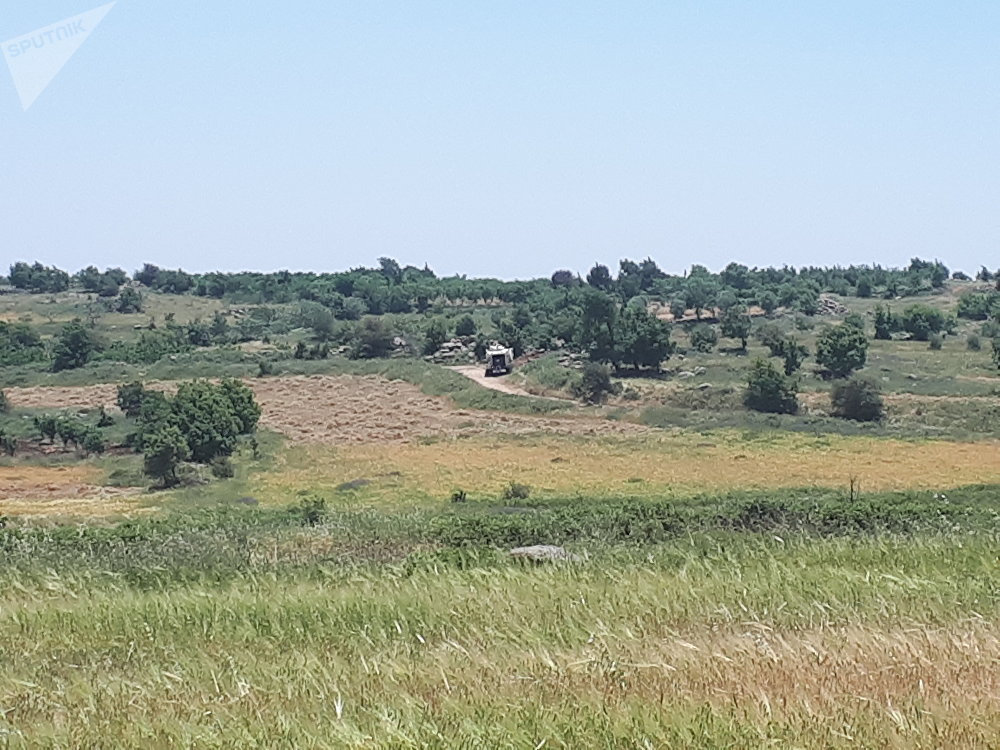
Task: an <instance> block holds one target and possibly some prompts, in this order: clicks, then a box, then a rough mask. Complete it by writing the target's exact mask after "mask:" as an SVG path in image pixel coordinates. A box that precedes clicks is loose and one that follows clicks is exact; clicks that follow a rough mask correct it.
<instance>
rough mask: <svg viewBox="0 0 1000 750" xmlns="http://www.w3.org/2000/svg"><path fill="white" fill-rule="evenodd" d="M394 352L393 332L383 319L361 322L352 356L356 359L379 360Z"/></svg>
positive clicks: (370, 319) (374, 318)
mask: <svg viewBox="0 0 1000 750" xmlns="http://www.w3.org/2000/svg"><path fill="white" fill-rule="evenodd" d="M391 351H392V332H391V331H390V330H389V328H388V326H386V324H385V323H384V322H383V321H382V319H381V318H376V317H368V318H365V319H364V320H362V321H361V324H360V325H359V326H358V330H357V333H356V334H355V337H354V346H353V347H352V349H351V356H352V357H353V358H354V359H377V358H380V357H387V356H389V352H391Z"/></svg>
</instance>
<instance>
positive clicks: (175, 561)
mask: <svg viewBox="0 0 1000 750" xmlns="http://www.w3.org/2000/svg"><path fill="white" fill-rule="evenodd" d="M932 302H933V303H934V304H936V305H938V306H941V307H943V308H945V309H950V308H951V307H953V305H954V299H953V298H952V297H951V296H949V295H942V296H940V298H937V297H935V298H934V299H933V300H932ZM11 304H14V303H13V302H11V301H10V300H4V299H3V298H0V319H5V320H16V319H28V318H30V319H31V321H32V322H33V324H35V325H40V326H41V328H42V330H43V332H44V333H45V334H46V335H52V334H54V333H55V332H56V331H57V330H58V328H59V326H60V325H61V324H62V322H64V321H65V320H68V319H71V318H72V317H75V316H81V317H86V316H87V314H88V312H89V311H88V309H87V305H89V304H90V302H89V301H88V300H87V299H86V297H85V296H83V295H72V294H69V295H59V296H57V297H55V298H51V299H50V298H47V297H46V296H44V295H41V296H38V297H28V296H18V298H17V300H16V305H17V307H16V309H15V308H12V307H10V305H11ZM148 304H149V308H148V310H147V312H145V313H144V314H142V315H139V316H120V315H116V314H106V315H103V316H101V318H100V321H99V329H100V332H101V335H102V336H105V337H107V338H108V339H116V338H129V337H134V336H136V335H137V332H136V330H135V328H134V326H136V325H142V324H146V323H147V322H148V318H149V317H150V316H153V317H156V318H157V320H162V318H163V317H164V316H165V315H166V314H167V313H173V314H174V316H175V318H176V319H177V321H178V322H179V323H185V322H188V321H190V320H193V319H194V318H196V317H200V318H202V319H208V318H210V317H211V316H212V314H213V313H214V312H215V311H217V310H222V309H224V308H225V307H227V306H226V305H223V304H222V303H219V302H216V301H212V300H204V299H199V298H193V297H182V298H175V297H170V296H167V295H158V294H151V295H149V299H148ZM851 304H852V307H853V308H854V309H856V310H858V311H860V312H862V313H868V312H870V311H871V308H872V307H873V305H874V304H875V302H874V301H871V300H868V301H857V300H852V301H851ZM891 304H892V305H893V306H894V307H896V308H899V307H900V306H901V305H904V304H908V302H907V301H898V302H897V301H894V302H892V303H891ZM4 305H6V307H4ZM897 311H898V310H897ZM476 317H477V320H478V321H479V323H480V324H481V325H486V324H487V322H488V319H489V316H488V311H484V310H480V311H477V312H476ZM411 318H412V319H408V320H409V322H410V323H411V324H413V325H414V326H417V325H418V324H419V323H420V320H419V318H418V316H411ZM825 322H826V321H824V320H822V319H821V320H818V321H817V322H816V324H815V325H813V326H812V327H809V325H808V324H807V323H801V322H800V323H799V327H801V330H799V329H798V328H797V327H796V319H795V318H793V317H791V316H788V317H785V318H783V319H781V321H780V323H781V325H784V326H785V327H787V328H788V329H790V330H791V329H796V331H797V335H798V336H799V338H800V339H801V340H802V341H803V342H804V343H806V345H807V346H809V347H810V349H814V346H815V338H816V334H817V332H818V331H819V329H820V327H821V326H822V325H824V324H825ZM974 329H975V326H973V325H971V324H963V325H962V329H961V330H960V331H959V334H960V335H959V336H956V337H948V338H947V339H946V340H945V342H944V346H943V348H942V349H941V350H931V349H930V348H929V347H928V345H927V344H926V343H918V342H906V341H889V342H881V341H876V342H872V346H871V350H870V352H869V360H868V366H867V367H866V370H865V372H866V373H867V374H869V375H871V376H873V377H875V378H876V379H878V380H879V381H880V382H881V383H882V386H883V388H884V390H885V400H886V405H887V409H888V417H887V419H886V420H885V421H883V422H882V423H880V424H872V425H868V424H859V423H855V422H850V421H847V420H843V419H836V418H834V417H831V416H828V414H829V409H830V404H829V389H830V384H829V383H828V382H827V381H824V380H822V379H821V378H819V377H818V376H816V374H815V373H814V372H813V368H812V365H811V364H807V366H806V368H805V369H804V370H803V372H802V373H801V376H800V380H799V392H800V401H801V403H802V413H801V414H800V415H798V416H794V417H789V416H776V415H764V414H757V413H754V412H749V411H747V410H745V409H743V408H742V405H741V397H742V388H743V385H744V383H745V375H746V368H747V367H748V364H749V363H750V362H751V361H752V359H753V358H754V357H755V356H762V355H764V354H766V350H765V349H764V348H763V347H760V346H759V345H757V344H756V343H754V342H753V341H751V345H750V349H749V352H747V353H740V352H736V351H734V350H732V349H730V348H729V347H730V345H731V344H732V343H733V342H731V341H725V340H724V341H723V342H722V347H720V348H718V349H716V351H714V352H711V353H706V354H701V353H696V352H691V351H685V352H683V357H682V356H680V355H679V356H677V357H675V358H673V359H671V360H670V361H669V362H668V363H667V365H668V366H667V368H666V369H667V371H666V372H665V373H663V374H662V375H660V376H658V377H624V378H621V379H620V382H621V384H622V386H623V389H624V390H623V393H622V395H621V396H619V397H617V398H615V399H613V400H612V403H610V404H609V405H607V406H603V407H582V406H579V405H575V404H574V403H572V402H569V401H566V400H558V399H552V398H538V397H529V396H525V395H512V394H509V393H500V392H497V391H494V390H487V389H485V388H483V387H481V386H479V385H477V384H476V383H473V382H472V381H471V380H469V379H467V378H465V377H463V376H462V375H460V374H459V373H457V372H454V371H451V370H448V369H446V368H442V367H440V366H437V365H432V364H429V363H427V362H424V361H422V360H420V359H415V358H412V359H389V360H377V361H351V360H346V359H343V358H339V357H334V358H331V359H328V360H323V361H307V360H295V359H288V358H282V355H281V352H279V351H278V349H276V348H275V347H274V345H273V344H268V345H265V344H263V343H261V344H260V345H259V346H254V347H250V348H246V347H243V348H241V347H236V346H226V347H216V348H208V349H200V350H196V351H193V352H190V353H182V354H178V355H175V356H172V357H169V358H164V359H162V360H161V361H159V362H157V363H155V364H152V365H148V366H138V365H121V364H117V363H112V362H107V361H98V362H94V363H92V364H90V365H87V366H86V367H83V368H80V369H78V370H71V371H67V372H63V373H51V372H48V371H46V367H45V365H43V364H36V365H26V366H22V367H12V368H6V369H5V371H4V373H3V378H4V387H5V389H6V391H7V392H8V395H9V396H10V398H11V402H12V405H13V411H11V412H10V413H8V414H6V415H0V429H4V430H5V431H6V432H7V434H12V435H16V436H18V437H20V438H21V440H22V441H23V442H24V446H23V450H22V451H21V452H20V453H19V454H18V455H17V456H15V457H13V458H9V457H4V458H0V560H3V565H0V654H2V657H3V658H2V659H0V747H4V748H6V747H11V748H22V747H24V748H34V747H52V748H78V747H114V748H143V749H144V750H145V749H146V748H160V747H164V748H167V747H171V748H173V747H197V748H213V747H214V748H229V747H248V748H253V747H260V748H275V747H278V748H281V747H286V748H342V747H357V748H489V749H490V750H492V749H493V748H584V747H602V748H603V747H607V748H643V749H645V748H659V747H671V748H672V747H692V748H709V747H710V748H774V747H829V748H839V747H843V748H854V747H880V748H941V747H982V748H988V747H995V746H996V737H998V736H1000V718H998V717H1000V638H998V636H997V633H998V632H1000V629H998V626H1000V586H998V584H997V580H998V576H1000V558H998V553H997V550H998V542H1000V516H998V510H997V509H998V507H1000V505H998V502H997V501H998V499H1000V441H998V438H1000V432H998V428H997V425H998V424H1000V380H998V378H997V376H996V370H995V368H994V367H993V366H992V365H991V363H990V359H989V354H988V352H987V351H986V350H981V351H969V350H967V349H966V348H965V345H964V334H965V333H966V332H967V331H969V330H974ZM300 334H301V331H298V332H296V331H292V332H291V333H290V334H289V336H291V338H289V339H288V341H283V342H282V343H281V345H282V346H285V345H287V344H288V343H289V341H291V340H292V338H294V337H295V336H298V335H300ZM675 334H676V335H675V340H677V341H678V343H679V344H680V347H681V349H682V350H683V349H685V348H686V343H687V342H686V334H685V333H684V331H683V330H682V328H681V327H678V328H677V329H676V331H675ZM264 359H267V360H268V361H269V362H270V363H271V365H270V367H271V369H270V372H271V375H270V376H268V377H257V376H258V375H259V374H260V370H259V363H260V362H261V361H262V360H264ZM682 373H685V374H682ZM220 376H237V377H243V378H246V379H247V382H248V383H249V384H250V385H251V386H252V387H253V388H254V390H255V393H256V397H257V399H258V401H259V402H260V403H261V404H262V406H263V408H264V414H263V417H262V422H261V424H262V427H263V429H262V431H261V432H260V433H259V435H258V437H257V440H258V443H257V449H256V450H254V449H251V448H250V447H249V446H248V445H245V446H243V447H242V448H241V449H240V450H239V451H238V452H237V454H236V455H235V456H234V461H233V465H234V469H235V476H234V477H233V478H231V479H225V480H217V479H212V478H211V475H210V473H209V472H208V470H207V469H206V468H205V467H201V468H198V469H195V468H194V467H186V471H187V473H186V474H185V484H184V486H182V487H180V488H178V489H174V490H171V491H156V490H154V489H152V488H151V486H150V482H149V480H148V479H147V478H144V477H143V476H142V473H141V464H142V458H141V456H138V455H136V454H134V453H132V452H130V451H129V450H128V449H127V448H126V447H125V446H123V445H121V444H122V443H123V442H124V441H125V439H126V435H127V434H128V432H129V431H130V430H131V429H133V427H134V425H133V424H132V423H131V422H129V421H127V420H124V419H123V418H122V416H121V415H120V414H119V413H118V412H117V411H115V410H114V409H113V408H112V409H111V412H112V415H113V416H114V417H115V419H116V422H115V424H114V425H113V426H111V427H109V428H107V430H106V437H107V438H108V441H109V443H110V444H111V450H109V452H108V453H107V454H105V455H102V456H90V457H84V456H81V455H77V454H75V453H74V452H72V451H69V450H64V449H62V448H61V447H60V446H48V445H44V446H43V445H39V444H37V440H36V439H35V437H34V428H33V426H32V422H31V417H32V416H35V415H37V414H40V413H52V412H60V413H65V414H67V415H73V416H79V417H80V418H82V419H84V420H85V421H87V422H88V423H90V422H93V421H94V420H96V418H97V411H96V409H97V407H98V406H99V405H101V404H104V405H106V406H108V407H111V405H112V404H113V403H114V397H115V388H114V385H115V384H116V383H121V382H123V381H127V380H133V379H137V378H142V379H145V380H146V381H147V382H152V381H161V382H160V383H159V384H158V385H157V386H156V387H161V388H167V389H168V390H169V389H170V388H172V387H173V385H172V383H171V382H170V381H176V380H179V379H187V378H192V377H212V378H216V377H220ZM578 378H579V373H578V371H577V370H574V369H569V368H566V367H563V366H562V365H560V364H559V361H558V358H557V357H555V356H549V357H545V358H543V359H540V360H537V361H535V362H533V363H531V364H530V365H528V366H526V367H523V368H520V370H519V372H517V373H516V374H515V376H514V377H513V378H512V379H511V380H510V381H508V382H513V383H517V384H520V385H522V386H524V387H525V388H526V389H527V390H528V391H530V392H531V393H534V394H536V395H540V396H556V397H560V398H564V397H565V396H567V395H568V394H569V393H570V392H571V390H572V387H573V385H574V383H575V382H576V380H577V379H578ZM16 386H61V388H38V387H35V388H28V389H21V388H17V387H16ZM541 543H546V544H559V545H564V546H565V548H566V549H567V550H568V551H569V553H571V554H572V555H574V556H575V558H574V559H573V560H572V561H569V562H561V563H549V564H530V563H523V562H518V561H516V560H514V559H513V558H512V557H511V556H510V555H509V549H510V548H512V547H516V546H520V545H526V544H541Z"/></svg>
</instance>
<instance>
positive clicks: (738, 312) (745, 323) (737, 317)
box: [720, 305, 752, 351]
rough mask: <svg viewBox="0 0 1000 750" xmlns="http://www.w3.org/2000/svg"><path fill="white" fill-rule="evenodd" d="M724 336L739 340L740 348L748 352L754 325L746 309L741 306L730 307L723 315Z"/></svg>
mask: <svg viewBox="0 0 1000 750" xmlns="http://www.w3.org/2000/svg"><path fill="white" fill-rule="evenodd" d="M720 323H721V328H722V335H723V336H726V337H727V338H731V339H739V341H740V348H741V349H743V350H744V351H746V348H747V338H748V337H749V336H750V329H751V327H752V323H751V320H750V316H749V315H748V314H747V311H746V308H744V307H742V306H741V305H735V306H733V307H729V308H727V309H726V311H725V312H724V313H723V314H722V320H721V321H720Z"/></svg>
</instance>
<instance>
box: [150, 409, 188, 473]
mask: <svg viewBox="0 0 1000 750" xmlns="http://www.w3.org/2000/svg"><path fill="white" fill-rule="evenodd" d="M189 455H190V452H189V450H188V445H187V441H186V440H185V439H184V435H183V434H182V433H181V431H180V429H179V428H178V427H177V426H176V425H172V424H162V425H160V426H158V427H157V428H155V429H154V430H152V431H151V432H150V433H149V434H147V435H146V436H145V438H144V441H143V460H142V468H143V471H144V472H145V473H146V474H148V475H149V476H151V477H153V478H154V479H159V480H160V481H161V482H162V483H163V486H164V487H173V486H174V485H175V484H177V467H178V466H180V464H181V462H183V461H186V460H187V459H188V457H189Z"/></svg>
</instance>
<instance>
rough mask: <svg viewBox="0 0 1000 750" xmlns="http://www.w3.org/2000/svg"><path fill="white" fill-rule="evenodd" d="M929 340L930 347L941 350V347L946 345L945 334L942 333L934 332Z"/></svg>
mask: <svg viewBox="0 0 1000 750" xmlns="http://www.w3.org/2000/svg"><path fill="white" fill-rule="evenodd" d="M927 341H928V348H929V349H933V350H935V351H939V350H940V349H941V347H942V346H943V345H944V336H943V335H941V334H940V333H932V334H931V335H930V337H929V338H928V339H927Z"/></svg>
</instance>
